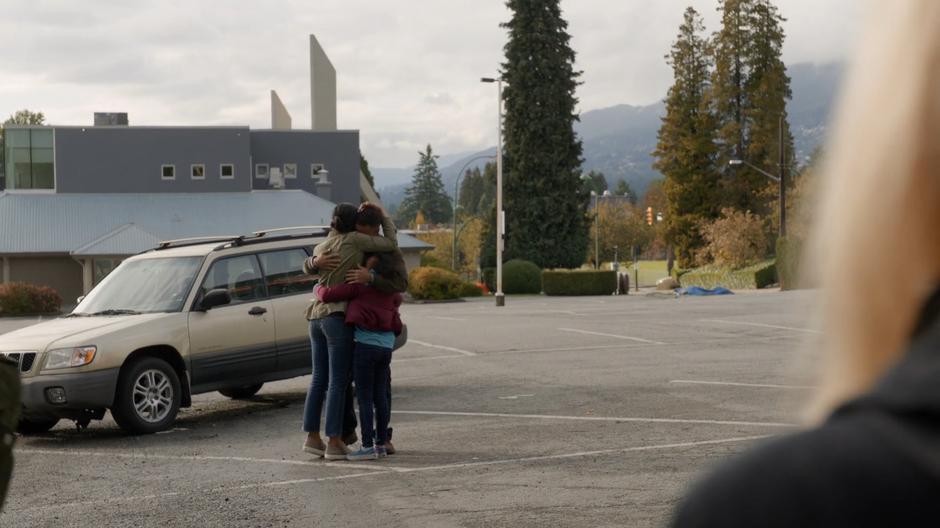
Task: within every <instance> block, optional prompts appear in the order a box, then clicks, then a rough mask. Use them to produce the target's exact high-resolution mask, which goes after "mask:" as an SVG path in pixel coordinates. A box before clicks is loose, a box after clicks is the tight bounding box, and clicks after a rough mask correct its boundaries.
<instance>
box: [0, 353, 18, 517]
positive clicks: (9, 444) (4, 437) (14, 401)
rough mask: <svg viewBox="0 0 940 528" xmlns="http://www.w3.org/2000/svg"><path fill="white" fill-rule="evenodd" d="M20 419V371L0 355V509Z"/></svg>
mask: <svg viewBox="0 0 940 528" xmlns="http://www.w3.org/2000/svg"><path fill="white" fill-rule="evenodd" d="M19 419H20V372H19V369H18V368H17V364H16V363H14V362H12V361H10V360H8V359H7V358H5V357H3V356H0V511H3V502H4V499H6V496H7V490H8V489H9V487H10V479H12V478H13V441H14V439H15V437H14V431H16V425H17V423H18V422H19Z"/></svg>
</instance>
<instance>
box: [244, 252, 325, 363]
mask: <svg viewBox="0 0 940 528" xmlns="http://www.w3.org/2000/svg"><path fill="white" fill-rule="evenodd" d="M308 256H309V255H308V253H307V251H306V250H305V249H304V248H302V247H298V248H290V249H282V250H277V251H269V252H265V253H261V254H259V255H258V258H259V259H260V260H261V270H262V272H263V273H264V280H265V285H266V286H267V289H268V295H269V296H270V299H271V305H272V306H273V308H274V321H275V325H274V326H275V336H276V340H277V370H278V371H279V372H288V371H294V370H306V371H307V372H309V371H310V368H311V356H310V337H309V330H308V329H309V323H308V322H307V319H306V317H304V310H305V309H306V307H307V305H308V304H309V303H310V301H311V299H313V286H314V285H315V284H316V282H317V281H316V279H315V278H314V277H312V276H310V275H307V274H306V273H304V271H303V263H304V259H306V258H307V257H308Z"/></svg>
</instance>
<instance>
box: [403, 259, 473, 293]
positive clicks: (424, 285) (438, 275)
mask: <svg viewBox="0 0 940 528" xmlns="http://www.w3.org/2000/svg"><path fill="white" fill-rule="evenodd" d="M463 287H464V282H463V281H462V280H460V277H458V276H457V274H456V273H454V272H452V271H447V270H443V269H440V268H432V267H427V266H423V267H420V268H415V269H413V270H411V273H409V274H408V292H409V293H411V296H412V297H414V298H415V299H418V300H433V301H441V300H445V299H457V298H459V297H460V296H461V293H462V292H463Z"/></svg>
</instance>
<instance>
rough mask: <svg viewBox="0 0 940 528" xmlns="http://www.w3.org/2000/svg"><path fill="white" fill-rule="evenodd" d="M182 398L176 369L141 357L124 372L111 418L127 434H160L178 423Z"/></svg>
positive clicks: (155, 359)
mask: <svg viewBox="0 0 940 528" xmlns="http://www.w3.org/2000/svg"><path fill="white" fill-rule="evenodd" d="M181 396H182V390H181V389H180V380H179V376H177V375H176V371H174V370H173V367H171V366H170V365H169V364H168V363H167V362H166V361H163V360H162V359H158V358H152V357H145V358H140V359H138V360H135V361H134V362H133V363H131V364H130V365H127V366H126V367H125V369H124V372H122V373H121V377H120V378H119V379H118V387H117V394H116V395H115V399H114V400H115V401H114V407H112V408H111V415H112V416H113V417H114V421H116V422H117V424H118V425H119V426H121V429H124V430H125V431H128V432H130V433H133V434H151V433H156V432H159V431H163V430H166V429H167V428H169V427H170V426H171V425H172V424H173V422H174V421H175V420H176V414H177V413H178V412H179V409H180V401H181Z"/></svg>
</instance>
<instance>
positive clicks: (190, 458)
mask: <svg viewBox="0 0 940 528" xmlns="http://www.w3.org/2000/svg"><path fill="white" fill-rule="evenodd" d="M13 452H14V454H16V455H59V456H69V457H75V456H84V457H102V458H123V459H138V460H180V461H184V462H251V463H258V464H284V465H296V466H316V467H320V466H326V467H339V468H346V469H349V464H347V463H345V462H320V461H318V460H316V459H315V460H309V461H308V460H284V459H279V458H252V457H227V456H203V455H160V454H156V453H120V452H113V451H73V450H59V449H29V448H27V449H15V450H14V451H13ZM361 469H370V470H377V471H378V470H382V468H374V467H368V466H363V467H362V468H361Z"/></svg>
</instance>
